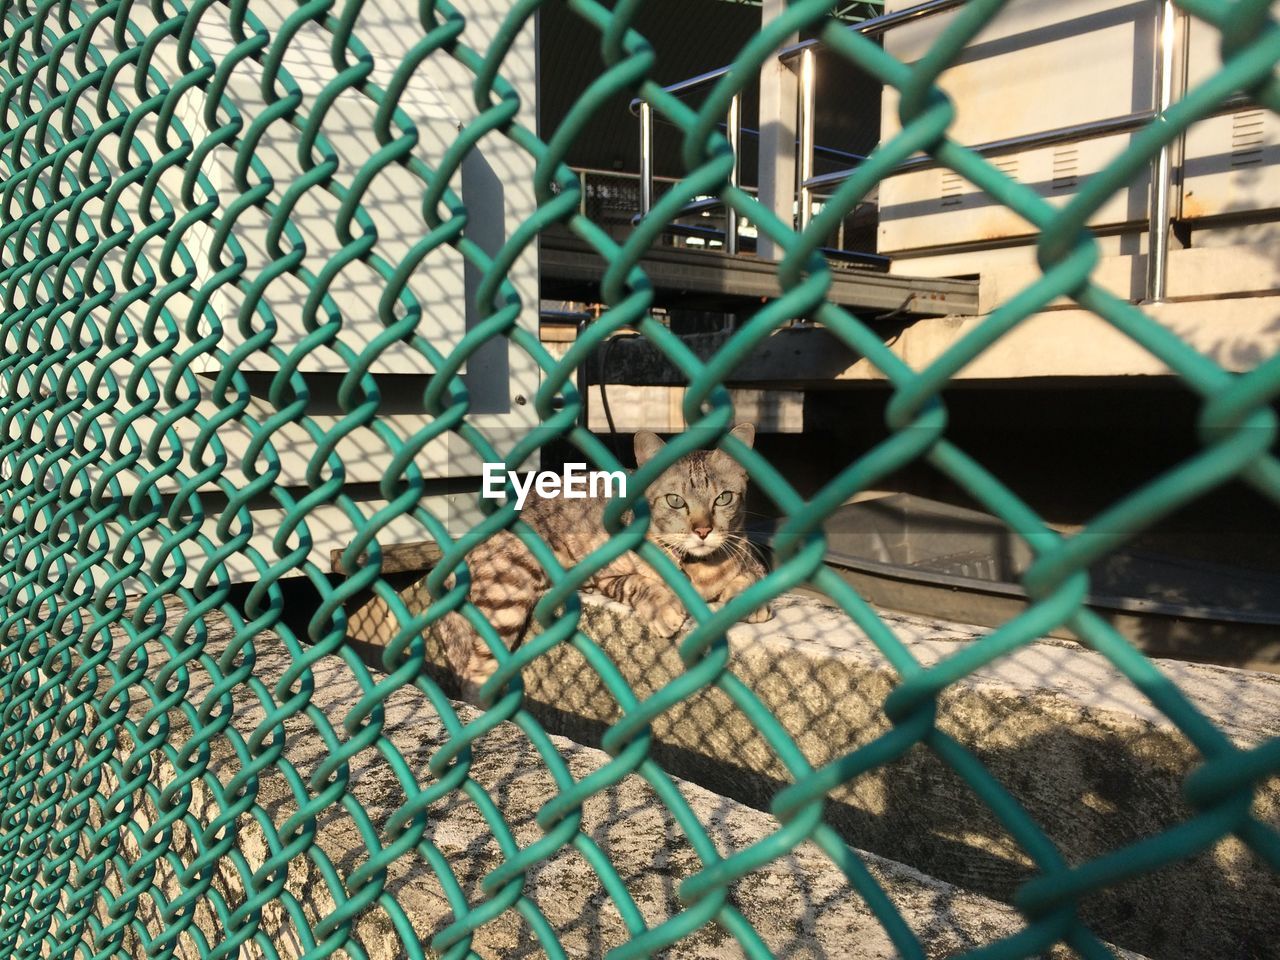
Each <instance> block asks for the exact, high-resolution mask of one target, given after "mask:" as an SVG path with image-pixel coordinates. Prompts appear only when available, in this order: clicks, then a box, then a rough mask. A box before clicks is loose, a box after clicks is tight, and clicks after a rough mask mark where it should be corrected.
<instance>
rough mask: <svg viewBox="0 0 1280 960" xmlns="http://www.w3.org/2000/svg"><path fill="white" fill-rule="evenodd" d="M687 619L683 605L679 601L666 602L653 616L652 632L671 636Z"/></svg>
mask: <svg viewBox="0 0 1280 960" xmlns="http://www.w3.org/2000/svg"><path fill="white" fill-rule="evenodd" d="M686 619H687V614H686V613H685V610H684V607H682V606H680V604H679V603H672V604H668V605H666V606H664V607H662V608H661V609H659V610H658V612H657V615H656V616H655V617H654V618H653V620H652V623H653V629H654V632H655V633H657V634H658V636H660V637H673V636H675V634H676V631H678V630H679V629H680V628H681V627H682V626H684V622H685V620H686Z"/></svg>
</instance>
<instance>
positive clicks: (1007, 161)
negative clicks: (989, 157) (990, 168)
mask: <svg viewBox="0 0 1280 960" xmlns="http://www.w3.org/2000/svg"><path fill="white" fill-rule="evenodd" d="M992 164H993V165H994V166H995V168H996V169H997V170H999V171H1000V172H1001V173H1003V174H1004V175H1005V176H1006V177H1008V178H1009V179H1010V180H1017V179H1018V158H1017V157H1002V158H1000V159H999V160H994V161H992Z"/></svg>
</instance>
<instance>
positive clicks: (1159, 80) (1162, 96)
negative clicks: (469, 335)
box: [632, 0, 1250, 301]
mask: <svg viewBox="0 0 1280 960" xmlns="http://www.w3.org/2000/svg"><path fill="white" fill-rule="evenodd" d="M967 2H968V0H927V2H925V3H919V4H916V5H915V6H913V7H909V8H907V9H905V10H899V11H897V12H895V13H886V14H884V15H882V16H879V17H874V18H872V19H870V20H865V21H863V22H862V23H859V24H853V25H851V26H849V27H847V28H846V29H849V30H852V31H854V32H857V33H860V34H863V35H866V36H882V35H883V34H885V33H887V32H888V31H890V30H893V29H895V28H897V27H901V26H904V25H906V24H910V23H916V22H918V21H920V20H923V19H925V18H928V17H932V16H936V15H938V14H941V13H946V12H947V11H950V10H954V9H956V8H958V7H961V6H963V5H964V4H965V3H967ZM1152 2H1154V3H1155V37H1154V50H1155V56H1154V57H1153V58H1152V59H1153V67H1152V90H1153V94H1154V99H1155V105H1154V106H1153V108H1152V109H1149V110H1139V111H1135V112H1133V113H1128V114H1123V115H1121V116H1116V117H1109V118H1107V119H1105V120H1095V121H1090V122H1088V123H1078V124H1071V125H1069V126H1064V127H1056V128H1053V129H1051V130H1041V131H1038V132H1036V133H1031V134H1023V135H1020V136H1016V137H1005V138H1002V139H1000V140H991V141H988V142H986V143H981V144H977V145H975V146H972V147H970V148H969V149H970V150H972V151H973V152H975V153H978V154H980V155H982V156H995V155H999V154H1002V153H1014V152H1019V151H1022V150H1029V149H1037V148H1041V147H1047V146H1053V145H1056V144H1063V143H1074V142H1079V141H1083V140H1091V139H1095V138H1098V137H1104V136H1111V135H1114V134H1118V133H1127V132H1130V131H1133V130H1137V129H1139V128H1140V127H1142V126H1144V125H1146V124H1148V123H1151V122H1153V121H1156V120H1158V119H1159V118H1160V117H1162V116H1163V115H1164V112H1165V111H1166V110H1168V109H1169V107H1170V106H1172V104H1173V100H1174V96H1175V94H1176V91H1175V75H1174V66H1175V57H1176V50H1175V46H1176V43H1177V39H1178V30H1177V20H1178V18H1179V17H1182V16H1184V15H1183V14H1181V13H1180V12H1179V10H1178V9H1177V8H1176V7H1175V6H1174V4H1173V0H1152ZM1181 39H1182V41H1183V42H1184V43H1185V41H1186V32H1185V31H1183V32H1182V37H1181ZM821 47H822V40H821V39H820V38H813V39H809V40H804V41H801V42H799V43H795V44H792V45H790V46H788V47H785V48H784V49H782V50H781V51H779V53H778V60H779V61H780V62H782V63H788V64H789V63H791V61H793V60H797V59H798V60H799V65H798V71H799V90H798V98H797V116H798V127H799V137H798V140H797V147H798V151H797V153H798V156H797V160H798V163H797V169H798V173H799V175H798V177H797V178H796V205H797V207H798V214H799V221H800V222H799V226H800V228H801V229H804V228H805V227H806V226H807V225H808V222H809V219H810V217H811V215H812V205H813V199H814V196H815V195H818V194H820V193H821V192H823V191H826V190H827V189H828V188H830V187H832V186H834V185H836V184H839V183H841V182H843V181H844V180H845V179H847V178H848V177H849V175H850V174H851V173H852V170H853V169H855V168H856V165H857V163H860V162H862V161H863V160H865V159H866V158H865V157H857V158H856V162H855V165H854V167H851V168H850V169H846V170H836V171H833V172H830V173H825V174H815V173H814V170H813V165H814V158H815V154H817V153H822V152H836V151H833V150H831V149H830V148H822V147H819V146H818V145H817V144H816V143H815V142H814V120H815V115H816V103H815V96H816V87H817V57H816V54H817V52H818V51H819V50H820V49H821ZM728 72H729V68H728V67H721V68H718V69H716V70H708V71H707V72H705V73H701V74H699V75H697V76H696V77H690V78H689V79H687V80H682V81H680V82H679V83H674V84H671V85H670V86H667V87H664V90H666V91H667V92H669V93H675V94H679V93H684V92H687V91H689V90H693V89H696V88H698V87H700V86H704V85H706V84H708V83H711V82H713V81H715V80H718V79H719V78H721V77H723V76H724V75H725V74H727V73H728ZM740 100H741V98H740V95H739V96H735V97H734V99H733V101H732V104H731V107H730V114H731V117H733V118H734V119H733V121H732V122H731V123H730V124H729V131H730V140H731V143H732V144H733V147H734V158H735V166H734V178H735V179H734V183H735V184H736V183H737V179H736V178H737V169H738V167H737V163H736V160H737V156H738V149H739V147H740V143H741V138H742V135H743V132H744V131H743V130H742V127H741V116H740V112H741V102H740ZM1249 103H1250V101H1249V100H1248V99H1247V98H1244V97H1234V98H1232V99H1231V100H1229V101H1227V102H1225V103H1223V104H1222V105H1221V106H1219V107H1218V108H1217V110H1215V111H1214V112H1213V114H1211V115H1213V116H1220V115H1222V114H1225V113H1233V112H1235V111H1237V110H1239V109H1240V108H1241V107H1242V106H1247V105H1248V104H1249ZM637 107H638V109H639V113H640V121H641V176H642V179H643V178H647V181H646V182H648V183H649V184H650V188H649V189H648V190H647V191H646V190H645V189H644V188H643V186H642V189H641V216H643V215H644V214H646V213H647V212H648V211H649V209H650V203H651V200H652V195H653V191H652V176H653V155H652V150H653V111H652V108H651V107H650V106H649V105H648V104H647V103H645V102H643V101H641V100H638V99H637V100H633V101H632V109H633V110H634V109H636V108H637ZM757 135H758V134H757ZM1172 157H1173V150H1172V148H1171V147H1170V146H1166V147H1165V148H1164V149H1162V150H1161V151H1160V152H1159V153H1158V154H1157V155H1156V157H1155V158H1154V159H1153V160H1152V169H1151V196H1150V202H1149V205H1148V223H1147V230H1148V250H1149V255H1148V258H1147V282H1146V299H1147V300H1150V301H1159V300H1163V299H1164V297H1165V292H1166V287H1167V271H1168V257H1169V236H1170V232H1171V227H1172V213H1171V208H1172V187H1173V164H1172ZM936 166H938V161H937V160H935V159H934V158H933V157H932V156H929V155H921V156H916V157H911V158H909V159H907V160H904V161H903V162H901V163H899V164H898V165H896V166H895V167H894V168H893V169H892V171H890V172H891V174H902V173H909V172H913V171H917V170H926V169H930V168H933V167H936ZM730 216H731V218H732V219H731V225H732V226H733V227H734V231H733V233H732V235H731V236H730V237H727V238H726V240H727V242H726V247H727V248H729V249H730V251H731V252H733V251H736V249H737V243H736V240H737V238H736V214H734V212H733V211H732V209H730Z"/></svg>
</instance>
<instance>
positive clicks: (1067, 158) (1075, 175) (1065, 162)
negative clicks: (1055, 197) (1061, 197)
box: [1052, 145, 1080, 190]
mask: <svg viewBox="0 0 1280 960" xmlns="http://www.w3.org/2000/svg"><path fill="white" fill-rule="evenodd" d="M1079 183H1080V148H1079V147H1077V146H1075V145H1071V146H1065V147H1058V148H1057V149H1056V150H1054V151H1053V181H1052V188H1053V189H1054V190H1074V189H1075V188H1076V186H1077V185H1078V184H1079Z"/></svg>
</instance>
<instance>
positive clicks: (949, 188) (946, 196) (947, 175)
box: [938, 170, 964, 207]
mask: <svg viewBox="0 0 1280 960" xmlns="http://www.w3.org/2000/svg"><path fill="white" fill-rule="evenodd" d="M963 192H964V178H963V177H961V176H960V174H958V173H956V172H955V171H953V170H943V171H942V187H941V188H940V190H939V191H938V196H939V198H940V199H941V200H942V205H943V206H944V207H958V206H960V202H961V200H962V199H963V197H961V194H962V193H963Z"/></svg>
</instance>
